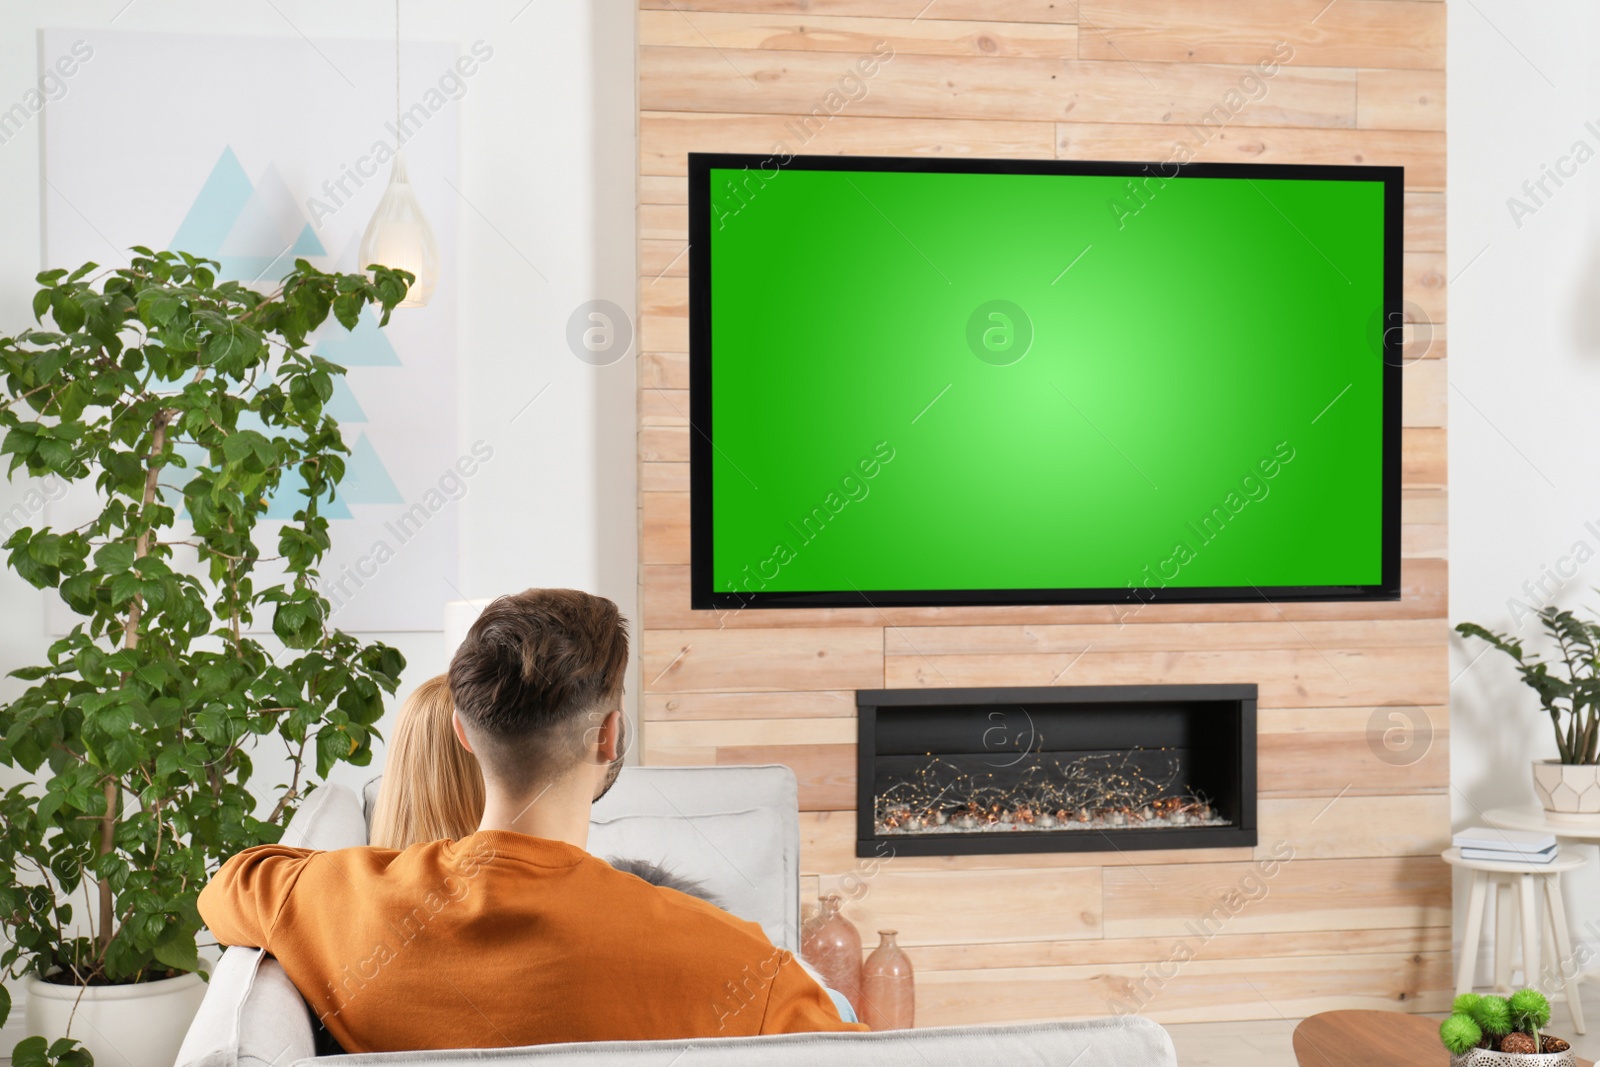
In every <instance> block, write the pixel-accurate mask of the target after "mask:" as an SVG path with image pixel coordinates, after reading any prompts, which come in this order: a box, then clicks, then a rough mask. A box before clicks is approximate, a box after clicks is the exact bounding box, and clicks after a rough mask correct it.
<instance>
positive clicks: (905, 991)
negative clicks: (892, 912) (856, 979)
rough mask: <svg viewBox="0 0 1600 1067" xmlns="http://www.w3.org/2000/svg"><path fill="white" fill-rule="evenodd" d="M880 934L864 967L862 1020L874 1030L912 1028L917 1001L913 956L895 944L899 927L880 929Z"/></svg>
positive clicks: (862, 973)
mask: <svg viewBox="0 0 1600 1067" xmlns="http://www.w3.org/2000/svg"><path fill="white" fill-rule="evenodd" d="M878 937H879V938H880V941H879V944H878V947H877V948H875V949H873V951H872V955H870V956H868V957H867V963H866V966H864V967H862V968H861V999H862V1001H863V1010H862V1011H861V1021H862V1022H864V1023H866V1024H867V1025H868V1026H869V1027H871V1028H872V1029H874V1030H909V1029H911V1024H912V1021H913V1019H914V1018H915V1015H916V1005H917V992H916V981H915V979H914V978H913V977H912V975H911V960H910V959H908V958H907V957H906V954H905V953H904V952H902V951H900V946H899V945H897V944H895V941H894V937H895V931H893V930H879V931H878Z"/></svg>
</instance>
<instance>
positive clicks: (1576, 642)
mask: <svg viewBox="0 0 1600 1067" xmlns="http://www.w3.org/2000/svg"><path fill="white" fill-rule="evenodd" d="M1538 616H1539V622H1540V624H1541V625H1542V626H1543V628H1544V632H1545V634H1546V636H1547V637H1549V639H1550V640H1551V641H1552V642H1553V643H1554V645H1555V648H1556V651H1557V653H1558V658H1553V659H1545V658H1543V657H1541V656H1539V655H1537V654H1533V653H1530V652H1528V651H1527V650H1526V649H1524V647H1523V644H1522V642H1521V641H1520V640H1518V639H1516V638H1513V637H1510V636H1508V635H1505V634H1498V633H1494V632H1493V631H1490V630H1486V629H1484V628H1483V627H1482V626H1479V625H1478V624H1477V623H1471V622H1464V623H1462V624H1460V625H1459V626H1457V627H1456V631H1457V632H1458V633H1460V634H1461V635H1462V636H1464V637H1478V638H1482V639H1483V640H1485V641H1487V642H1489V644H1490V645H1492V646H1494V647H1495V648H1497V649H1499V650H1500V651H1501V652H1504V653H1505V654H1506V655H1508V656H1510V657H1511V658H1512V660H1513V661H1515V662H1516V665H1517V673H1518V674H1519V675H1520V676H1521V677H1522V682H1523V684H1524V685H1526V686H1527V687H1528V688H1529V689H1532V690H1533V691H1534V693H1535V694H1536V695H1537V696H1538V698H1539V706H1540V707H1541V708H1543V709H1544V711H1545V712H1546V713H1547V714H1548V715H1549V716H1550V723H1551V725H1552V726H1553V727H1554V728H1555V735H1556V751H1557V752H1559V753H1560V758H1559V759H1555V760H1536V761H1535V762H1534V764H1533V785H1534V789H1535V790H1536V791H1537V792H1538V794H1539V799H1540V801H1542V802H1543V804H1544V807H1545V811H1546V812H1547V814H1548V815H1549V817H1550V818H1551V819H1552V820H1553V821H1556V822H1561V821H1569V822H1585V823H1587V822H1594V821H1597V820H1600V675H1597V670H1600V623H1597V622H1594V621H1593V620H1590V619H1580V618H1579V617H1578V616H1577V615H1575V614H1573V613H1572V612H1570V611H1566V610H1562V609H1557V608H1554V607H1547V608H1542V609H1541V610H1540V611H1539V613H1538Z"/></svg>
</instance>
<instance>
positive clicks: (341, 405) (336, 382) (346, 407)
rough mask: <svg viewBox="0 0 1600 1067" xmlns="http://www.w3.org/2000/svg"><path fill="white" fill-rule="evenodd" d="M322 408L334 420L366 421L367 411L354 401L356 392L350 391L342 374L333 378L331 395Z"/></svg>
mask: <svg viewBox="0 0 1600 1067" xmlns="http://www.w3.org/2000/svg"><path fill="white" fill-rule="evenodd" d="M322 410H323V412H324V413H325V414H327V416H328V417H329V418H331V419H333V421H335V422H343V423H351V422H366V421H367V413H366V412H365V411H363V410H362V409H361V405H360V404H359V403H358V402H357V401H356V394H354V393H352V392H351V391H350V383H349V382H347V381H346V380H345V379H344V377H343V376H342V375H339V376H336V377H335V378H334V379H333V395H332V396H331V397H329V398H328V402H327V403H326V404H324V405H323V406H322Z"/></svg>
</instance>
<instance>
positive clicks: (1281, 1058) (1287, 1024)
mask: <svg viewBox="0 0 1600 1067" xmlns="http://www.w3.org/2000/svg"><path fill="white" fill-rule="evenodd" d="M1580 989H1581V991H1582V997H1583V1016H1584V1021H1585V1022H1587V1023H1588V1024H1589V1032H1588V1033H1587V1034H1585V1035H1584V1036H1582V1037H1576V1035H1574V1034H1573V1033H1572V1020H1571V1019H1570V1018H1569V1017H1568V1015H1567V1009H1566V1007H1565V1005H1563V1004H1560V1003H1558V1004H1556V1005H1555V1012H1554V1016H1553V1018H1551V1020H1550V1032H1551V1033H1555V1034H1560V1035H1561V1036H1562V1037H1564V1038H1566V1039H1567V1040H1569V1041H1572V1047H1573V1048H1574V1049H1576V1050H1577V1053H1578V1055H1580V1056H1583V1057H1584V1058H1585V1059H1591V1060H1595V1061H1597V1062H1600V978H1597V979H1590V980H1589V981H1586V982H1584V983H1582V985H1581V987H1580ZM1483 992H1487V990H1484V991H1483ZM1432 1018H1434V1019H1441V1018H1443V1016H1439V1015H1435V1016H1432ZM1298 1022H1299V1020H1298V1019H1295V1020H1283V1019H1273V1020H1269V1021H1263V1022H1247V1023H1240V1022H1235V1023H1182V1024H1176V1025H1172V1026H1169V1027H1167V1033H1169V1034H1171V1035H1172V1043H1173V1045H1174V1046H1176V1047H1177V1050H1178V1063H1179V1064H1180V1065H1181V1067H1224V1065H1226V1067H1293V1064H1294V1062H1295V1058H1294V1045H1293V1034H1294V1028H1295V1024H1296V1023H1298Z"/></svg>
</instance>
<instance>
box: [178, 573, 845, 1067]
mask: <svg viewBox="0 0 1600 1067" xmlns="http://www.w3.org/2000/svg"><path fill="white" fill-rule="evenodd" d="M627 658H628V635H627V623H626V621H625V620H624V619H623V618H622V616H621V615H620V614H619V613H618V611H617V607H616V605H615V604H613V603H612V602H611V601H609V600H606V599H604V598H601V597H597V596H592V595H590V594H588V593H582V592H578V591H576V590H571V589H530V590H528V591H527V592H524V593H519V594H517V595H515V596H508V597H501V598H500V599H499V600H496V601H495V602H494V603H493V604H491V605H489V607H488V608H486V609H485V610H484V612H483V614H482V615H481V616H479V618H478V621H477V622H476V623H475V624H474V625H473V627H472V629H471V630H470V631H469V632H468V634H467V638H466V640H465V641H464V642H462V645H461V648H460V649H459V650H458V651H457V652H456V655H455V659H454V660H453V661H452V662H451V664H450V688H451V693H452V696H453V698H454V700H455V703H456V733H457V736H458V737H459V738H460V740H461V743H462V744H464V745H466V746H467V747H468V748H469V749H471V750H472V751H473V752H474V753H476V754H477V756H478V760H479V763H480V765H481V766H482V768H483V774H484V787H485V794H486V800H485V804H484V811H483V821H482V823H481V824H480V826H479V829H478V832H477V833H475V834H472V835H470V836H469V837H466V838H463V839H462V840H461V841H455V842H452V841H437V842H431V843H428V844H421V845H415V846H413V847H411V848H408V849H406V850H405V851H403V852H395V851H392V850H388V849H378V848H357V849H344V850H341V851H338V852H311V851H308V850H305V849H294V848H287V847H284V846H280V845H263V846H261V847H258V848H253V849H249V850H247V851H245V852H242V853H240V854H239V855H238V856H235V857H234V858H233V859H231V860H229V861H228V862H227V863H226V864H225V865H224V866H223V868H222V870H221V871H219V872H218V873H217V876H216V878H215V879H213V880H212V882H211V884H210V885H208V886H207V887H206V889H205V891H204V892H203V893H202V894H201V896H200V912H201V915H202V916H203V917H204V918H205V920H206V924H207V926H209V927H210V929H211V931H212V933H214V934H215V935H216V936H217V939H218V940H219V941H220V942H222V943H223V944H229V945H250V946H256V947H260V948H263V949H266V950H267V951H269V952H271V953H272V954H273V955H274V956H276V957H277V958H278V961H279V962H280V963H281V964H282V965H283V967H284V970H285V971H286V972H287V973H288V975H289V977H290V979H291V980H292V981H293V982H294V984H295V986H296V988H298V989H299V990H300V991H301V993H302V994H303V995H304V996H305V997H306V999H307V1001H308V1002H310V1004H311V1007H312V1009H313V1010H314V1011H315V1012H316V1013H317V1015H318V1017H319V1018H320V1019H322V1021H323V1022H324V1024H325V1025H326V1026H327V1028H328V1030H329V1032H330V1033H331V1034H332V1035H333V1036H334V1038H335V1039H337V1040H338V1042H339V1043H340V1045H342V1046H343V1047H344V1049H345V1050H346V1051H349V1052H389V1051H401V1050H411V1049H443V1048H491V1047H505V1046H515V1045H529V1044H542V1043H548V1042H559V1041H600V1040H616V1039H663V1038H688V1037H725V1036H733V1035H741V1034H745V1035H747V1034H773V1033H794V1032H804V1031H815V1030H860V1029H865V1028H864V1027H862V1026H860V1025H859V1024H856V1023H846V1022H843V1021H842V1020H841V1019H840V1018H839V1014H838V1012H837V1011H836V1010H835V1008H834V1007H833V1004H832V1003H831V1002H830V1000H829V999H828V996H827V994H826V992H825V991H824V990H823V989H822V987H821V986H819V985H818V984H817V983H816V982H814V981H813V980H812V979H811V978H810V977H809V976H808V975H807V974H806V973H805V972H804V971H803V970H802V969H801V967H800V965H799V964H798V962H797V961H795V959H794V958H793V957H792V956H791V955H790V954H789V953H788V952H786V951H783V950H781V949H775V948H774V947H773V946H772V944H771V943H770V942H769V941H768V940H767V939H766V937H765V936H764V935H763V934H762V932H761V930H760V928H759V927H758V926H756V925H755V924H753V923H748V922H743V921H741V920H739V919H736V918H734V917H733V916H731V915H729V914H728V913H726V912H724V911H722V910H721V909H719V908H717V907H714V906H713V905H711V904H708V903H706V902H705V901H703V900H698V899H696V898H694V897H691V896H686V895H685V894H683V893H679V892H676V891H674V890H671V889H665V888H661V887H658V886H653V885H650V884H649V883H647V882H644V881H642V880H640V879H639V878H636V877H634V876H633V875H630V874H625V873H623V872H621V871H618V870H615V869H613V868H612V867H611V866H610V865H608V864H606V863H605V862H603V861H601V860H599V859H596V858H595V857H593V856H590V855H589V854H588V853H587V852H586V851H584V846H585V845H586V844H587V842H588V835H589V809H590V807H591V805H592V804H593V803H594V801H595V800H597V799H599V797H600V796H602V795H603V794H604V793H605V791H606V790H607V789H608V788H610V786H611V783H613V782H614V781H616V778H617V774H618V772H619V771H620V769H621V767H622V757H623V733H624V720H623V717H622V710H621V700H622V683H623V675H624V672H625V668H626V664H627Z"/></svg>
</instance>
